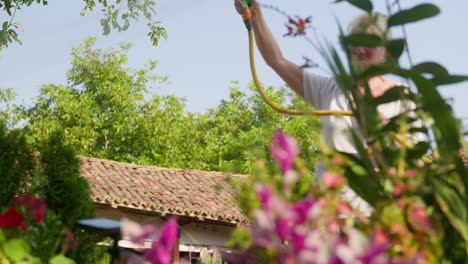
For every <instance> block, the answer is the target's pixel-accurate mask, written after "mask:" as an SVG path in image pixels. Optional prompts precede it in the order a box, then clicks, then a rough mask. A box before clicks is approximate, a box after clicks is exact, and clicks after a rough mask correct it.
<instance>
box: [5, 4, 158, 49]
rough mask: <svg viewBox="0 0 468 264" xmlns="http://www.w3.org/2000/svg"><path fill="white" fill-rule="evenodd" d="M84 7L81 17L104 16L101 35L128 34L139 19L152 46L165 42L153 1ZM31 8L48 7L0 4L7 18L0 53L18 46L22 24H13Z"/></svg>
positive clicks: (88, 5) (85, 5) (87, 5)
mask: <svg viewBox="0 0 468 264" xmlns="http://www.w3.org/2000/svg"><path fill="white" fill-rule="evenodd" d="M83 2H84V7H83V9H82V10H81V15H82V16H84V15H85V14H86V13H87V12H88V11H93V10H94V9H95V8H99V9H100V10H101V12H102V13H103V14H102V16H103V18H102V19H101V21H100V22H101V26H102V29H103V34H104V35H108V34H109V33H110V32H111V30H112V29H113V30H118V31H124V30H127V29H128V27H129V26H130V23H131V22H132V21H138V20H139V19H140V17H142V16H143V17H144V19H145V20H146V21H147V22H148V23H147V26H148V29H149V32H148V36H149V38H150V40H151V42H152V43H153V45H154V46H157V45H158V42H159V40H160V39H161V38H167V33H166V30H165V29H164V28H163V27H160V26H159V22H158V21H156V20H155V15H156V10H155V6H156V2H155V1H152V0H138V1H134V0H124V1H122V0H111V1H108V0H83ZM33 4H38V5H44V6H46V5H47V4H48V1H47V0H0V8H1V9H2V11H3V12H2V13H3V14H5V15H6V16H5V17H6V18H5V19H4V21H3V22H2V21H0V22H2V27H1V28H0V50H1V49H2V48H4V47H8V45H9V44H11V43H13V42H18V43H21V41H20V38H19V36H18V30H19V29H20V28H21V24H20V23H18V22H15V21H14V19H15V15H16V13H17V12H21V11H20V10H21V9H24V8H27V7H29V6H31V5H33Z"/></svg>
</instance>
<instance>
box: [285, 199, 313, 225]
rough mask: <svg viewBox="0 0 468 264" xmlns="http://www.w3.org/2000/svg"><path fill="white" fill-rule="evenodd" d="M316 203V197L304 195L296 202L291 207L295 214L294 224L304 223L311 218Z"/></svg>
mask: <svg viewBox="0 0 468 264" xmlns="http://www.w3.org/2000/svg"><path fill="white" fill-rule="evenodd" d="M314 205H315V199H314V198H312V197H311V196H307V197H304V198H302V199H301V200H299V201H297V202H295V203H294V204H293V205H292V207H291V211H292V213H293V214H294V224H295V225H302V224H303V223H305V222H306V221H307V220H308V219H309V217H310V212H311V210H312V208H313V207H314Z"/></svg>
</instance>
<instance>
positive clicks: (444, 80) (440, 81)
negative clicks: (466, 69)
mask: <svg viewBox="0 0 468 264" xmlns="http://www.w3.org/2000/svg"><path fill="white" fill-rule="evenodd" d="M432 81H433V82H434V83H435V84H437V85H444V84H454V83H460V82H466V81H468V76H467V75H448V76H442V77H436V78H433V79H432Z"/></svg>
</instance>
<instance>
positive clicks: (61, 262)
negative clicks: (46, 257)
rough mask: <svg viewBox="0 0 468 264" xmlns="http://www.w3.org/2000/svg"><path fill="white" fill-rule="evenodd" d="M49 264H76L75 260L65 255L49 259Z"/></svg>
mask: <svg viewBox="0 0 468 264" xmlns="http://www.w3.org/2000/svg"><path fill="white" fill-rule="evenodd" d="M49 264H75V261H74V260H73V259H70V258H67V257H65V256H64V255H57V256H55V257H53V258H52V259H51V260H50V261H49Z"/></svg>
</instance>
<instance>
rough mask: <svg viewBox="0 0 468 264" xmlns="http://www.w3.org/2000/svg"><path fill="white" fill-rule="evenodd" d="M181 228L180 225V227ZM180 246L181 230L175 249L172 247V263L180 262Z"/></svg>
mask: <svg viewBox="0 0 468 264" xmlns="http://www.w3.org/2000/svg"><path fill="white" fill-rule="evenodd" d="M179 229H180V227H179ZM179 247H180V230H179V232H178V234H177V241H176V244H175V246H174V249H172V263H179V260H180V252H179Z"/></svg>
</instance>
